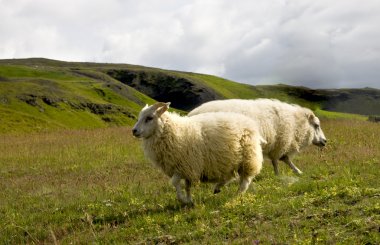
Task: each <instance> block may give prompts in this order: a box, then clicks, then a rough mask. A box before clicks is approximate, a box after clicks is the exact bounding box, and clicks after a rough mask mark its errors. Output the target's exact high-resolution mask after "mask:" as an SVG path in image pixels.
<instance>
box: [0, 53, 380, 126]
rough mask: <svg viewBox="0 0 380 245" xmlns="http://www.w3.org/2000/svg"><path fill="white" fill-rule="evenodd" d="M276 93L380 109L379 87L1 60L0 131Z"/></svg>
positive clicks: (115, 121) (343, 107)
mask: <svg viewBox="0 0 380 245" xmlns="http://www.w3.org/2000/svg"><path fill="white" fill-rule="evenodd" d="M229 98H243V99H254V98H277V99H280V100H282V101H287V102H291V103H297V104H300V105H302V106H306V107H309V108H311V109H313V110H326V111H334V112H344V113H355V114H361V115H380V90H379V89H374V88H363V89H310V88H307V87H295V86H289V85H284V84H279V85H258V86H252V85H247V84H240V83H236V82H233V81H230V80H226V79H223V78H220V77H216V76H211V75H205V74H197V73H191V72H182V71H171V70H163V69H159V68H152V67H144V66H138V65H129V64H111V63H110V64H108V63H91V62H65V61H58V60H51V59H45V58H29V59H4V60H0V132H12V131H35V130H45V129H54V128H89V127H90V128H91V127H107V126H112V125H131V124H133V123H134V121H135V120H136V118H137V115H138V112H139V110H140V109H141V107H142V106H143V105H145V104H146V103H154V101H156V100H159V101H170V102H172V106H173V107H174V108H176V109H179V110H183V111H188V110H191V109H192V108H194V107H196V106H198V105H200V104H202V103H204V102H207V101H210V100H215V99H229Z"/></svg>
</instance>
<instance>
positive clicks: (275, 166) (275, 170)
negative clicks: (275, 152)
mask: <svg viewBox="0 0 380 245" xmlns="http://www.w3.org/2000/svg"><path fill="white" fill-rule="evenodd" d="M272 164H273V169H274V174H275V175H279V171H278V161H277V160H276V159H272Z"/></svg>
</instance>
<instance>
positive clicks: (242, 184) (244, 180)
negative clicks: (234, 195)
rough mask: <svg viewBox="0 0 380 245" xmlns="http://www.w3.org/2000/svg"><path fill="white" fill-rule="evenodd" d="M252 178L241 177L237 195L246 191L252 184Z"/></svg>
mask: <svg viewBox="0 0 380 245" xmlns="http://www.w3.org/2000/svg"><path fill="white" fill-rule="evenodd" d="M252 178H253V177H252V176H247V177H241V179H240V187H239V193H244V192H246V190H247V189H248V187H249V185H250V184H251V182H252Z"/></svg>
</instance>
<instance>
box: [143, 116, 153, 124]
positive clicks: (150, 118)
mask: <svg viewBox="0 0 380 245" xmlns="http://www.w3.org/2000/svg"><path fill="white" fill-rule="evenodd" d="M152 120H153V117H146V118H145V122H146V123H147V122H150V121H152Z"/></svg>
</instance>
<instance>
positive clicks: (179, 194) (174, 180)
mask: <svg viewBox="0 0 380 245" xmlns="http://www.w3.org/2000/svg"><path fill="white" fill-rule="evenodd" d="M181 179H182V178H181V176H179V175H178V174H174V175H173V177H172V184H173V185H174V187H175V189H176V191H177V198H178V200H179V201H181V202H182V203H187V200H186V198H185V196H184V195H183V192H182V188H181Z"/></svg>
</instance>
